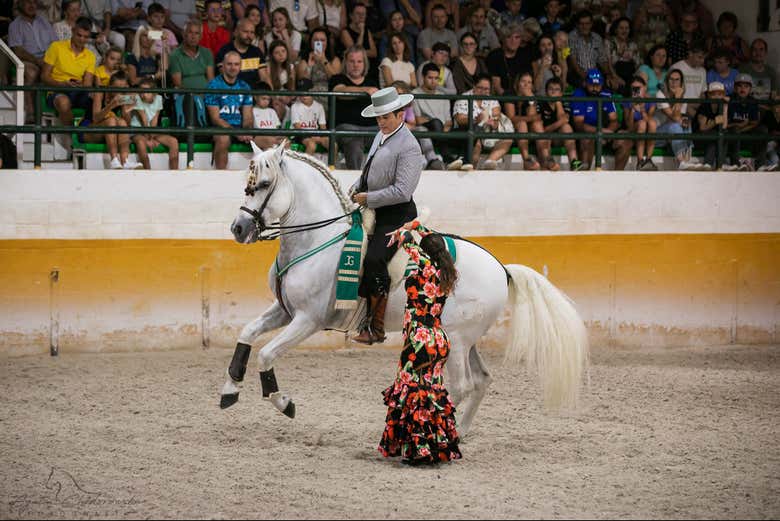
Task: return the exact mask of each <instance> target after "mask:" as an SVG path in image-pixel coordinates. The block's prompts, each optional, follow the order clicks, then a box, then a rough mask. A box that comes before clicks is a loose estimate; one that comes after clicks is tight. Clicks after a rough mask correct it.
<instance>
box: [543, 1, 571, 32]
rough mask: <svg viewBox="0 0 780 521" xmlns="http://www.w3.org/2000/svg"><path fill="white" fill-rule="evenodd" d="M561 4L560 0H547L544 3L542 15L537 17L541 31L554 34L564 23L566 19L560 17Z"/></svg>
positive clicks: (561, 11)
mask: <svg viewBox="0 0 780 521" xmlns="http://www.w3.org/2000/svg"><path fill="white" fill-rule="evenodd" d="M562 13H563V6H562V5H561V2H560V0H547V2H545V4H544V16H541V17H539V25H541V26H542V33H544V34H549V35H550V36H552V35H554V34H555V33H557V32H558V31H560V30H562V29H563V28H564V26H565V25H566V20H564V19H563V18H562V17H561V14H562Z"/></svg>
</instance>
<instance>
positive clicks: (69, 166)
mask: <svg viewBox="0 0 780 521" xmlns="http://www.w3.org/2000/svg"><path fill="white" fill-rule="evenodd" d="M34 168H35V167H34V165H33V162H32V161H22V162H20V163H19V169H20V170H33V169H34ZM41 170H73V161H41Z"/></svg>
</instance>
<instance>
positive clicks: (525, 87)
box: [504, 71, 559, 170]
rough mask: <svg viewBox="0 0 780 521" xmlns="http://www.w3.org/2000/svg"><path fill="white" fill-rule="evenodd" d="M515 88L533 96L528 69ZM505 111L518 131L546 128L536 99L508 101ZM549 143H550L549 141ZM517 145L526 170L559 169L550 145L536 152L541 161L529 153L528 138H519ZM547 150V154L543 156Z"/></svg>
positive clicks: (519, 77) (521, 75)
mask: <svg viewBox="0 0 780 521" xmlns="http://www.w3.org/2000/svg"><path fill="white" fill-rule="evenodd" d="M514 90H515V92H516V93H517V95H518V96H533V95H534V80H533V75H532V74H531V73H530V72H527V71H526V72H523V73H521V74H520V76H518V77H517V81H515V84H514ZM504 111H505V113H506V116H507V117H508V118H509V119H510V120H511V121H512V124H513V125H514V128H515V131H517V132H521V133H527V132H542V131H543V130H544V128H543V123H542V118H541V117H540V116H539V113H538V112H537V110H536V102H535V101H534V100H525V101H518V102H511V103H507V104H506V105H505V106H504ZM547 144H548V145H549V141H547ZM517 146H518V148H519V149H520V155H521V156H523V167H524V168H525V169H526V170H539V168H540V167H541V168H544V169H545V170H558V169H559V167H558V164H557V163H555V161H554V160H552V158H551V157H550V147H549V146H548V147H547V149H546V150H544V149H543V147H537V150H536V152H537V154H539V158H540V160H541V161H537V160H536V159H535V158H534V157H533V156H531V155H529V153H528V140H527V139H520V140H518V141H517ZM545 152H546V156H543V154H544V153H545ZM553 163H555V164H553ZM540 165H541V166H540Z"/></svg>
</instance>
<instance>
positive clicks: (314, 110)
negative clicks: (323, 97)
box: [290, 100, 327, 129]
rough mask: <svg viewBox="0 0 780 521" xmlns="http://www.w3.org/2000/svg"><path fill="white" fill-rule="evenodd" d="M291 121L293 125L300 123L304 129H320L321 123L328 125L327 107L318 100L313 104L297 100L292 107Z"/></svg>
mask: <svg viewBox="0 0 780 521" xmlns="http://www.w3.org/2000/svg"><path fill="white" fill-rule="evenodd" d="M290 123H292V125H293V126H295V125H296V124H300V125H301V128H302V129H304V128H305V129H318V128H320V125H327V121H326V120H325V109H324V108H323V107H322V104H321V103H319V102H318V101H316V100H315V101H314V102H312V104H311V105H306V104H304V103H303V102H301V101H296V102H295V103H293V104H292V107H291V108H290Z"/></svg>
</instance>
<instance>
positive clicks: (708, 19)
mask: <svg viewBox="0 0 780 521" xmlns="http://www.w3.org/2000/svg"><path fill="white" fill-rule="evenodd" d="M669 5H670V6H671V8H672V12H673V14H674V19H675V21H676V22H677V23H678V24H680V25H682V18H683V14H685V13H692V14H694V15H696V20H697V21H698V23H699V28H700V29H701V32H702V34H703V35H704V38H705V39H707V38H710V37H712V36H713V35H714V34H715V19H714V18H713V16H712V12H710V10H709V9H708V8H707V7H706V6H705V5H704V4H702V3H701V1H700V0H679V1H676V2H669Z"/></svg>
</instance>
